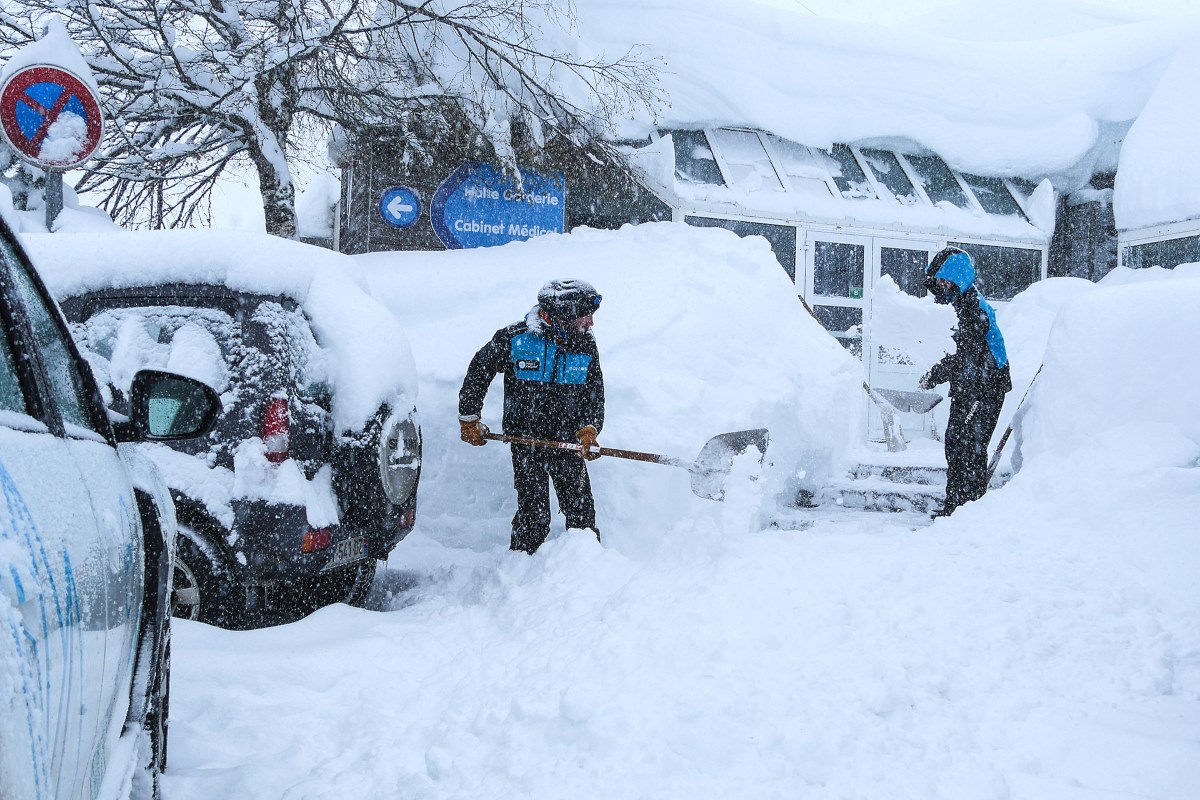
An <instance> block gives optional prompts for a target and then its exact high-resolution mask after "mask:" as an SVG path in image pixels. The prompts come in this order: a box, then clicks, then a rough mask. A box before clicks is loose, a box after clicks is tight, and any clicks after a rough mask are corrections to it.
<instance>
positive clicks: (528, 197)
mask: <svg viewBox="0 0 1200 800" xmlns="http://www.w3.org/2000/svg"><path fill="white" fill-rule="evenodd" d="M521 177H522V181H521V183H522V186H521V187H520V188H518V186H517V181H516V178H515V176H513V177H506V176H505V175H504V173H503V172H501V171H500V170H499V169H497V168H495V167H493V166H492V165H490V164H483V163H480V162H478V161H468V162H466V163H464V164H463V165H462V166H461V167H459V168H458V169H456V170H454V172H452V173H450V175H449V177H447V178H446V180H444V181H442V183H441V185H440V186H438V188H437V191H436V192H434V193H433V201H432V202H431V203H430V204H429V218H430V221H431V222H432V223H433V230H434V232H435V233H436V234H437V237H438V238H439V239H441V240H442V244H444V245H446V247H447V248H449V249H451V250H459V249H462V248H467V247H492V246H494V245H498V244H507V243H508V242H515V241H521V240H524V239H531V238H533V237H534V236H541V235H542V234H543V233H562V232H563V229H564V227H565V225H566V219H567V212H566V209H567V190H566V181H565V180H564V179H563V175H562V173H561V172H559V173H555V174H553V175H540V174H538V173H535V172H532V171H530V170H521Z"/></svg>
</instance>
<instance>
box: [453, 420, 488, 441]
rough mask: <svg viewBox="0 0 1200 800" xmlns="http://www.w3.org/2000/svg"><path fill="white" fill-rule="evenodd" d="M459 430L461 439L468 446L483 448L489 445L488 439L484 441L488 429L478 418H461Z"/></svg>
mask: <svg viewBox="0 0 1200 800" xmlns="http://www.w3.org/2000/svg"><path fill="white" fill-rule="evenodd" d="M458 428H459V434H458V435H459V438H461V439H462V440H463V441H464V442H466V443H467V444H473V445H475V446H476V447H483V446H484V445H485V444H487V439H484V438H483V435H484V434H485V433H488V427H487V425H484V424H483V423H482V422H480V421H479V417H478V416H475V415H472V416H465V417H464V416H460V417H459V418H458Z"/></svg>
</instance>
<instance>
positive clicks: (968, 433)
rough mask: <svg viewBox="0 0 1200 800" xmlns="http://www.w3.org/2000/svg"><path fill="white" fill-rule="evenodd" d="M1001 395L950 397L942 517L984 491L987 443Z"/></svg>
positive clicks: (976, 497)
mask: <svg viewBox="0 0 1200 800" xmlns="http://www.w3.org/2000/svg"><path fill="white" fill-rule="evenodd" d="M1003 405H1004V396H1003V395H1000V396H999V397H994V398H993V397H983V398H977V399H967V398H962V399H959V398H951V402H950V420H949V422H947V424H946V502H945V504H944V505H943V506H942V511H941V513H942V514H949V513H951V512H952V511H954V509H956V508H958V507H959V506H961V505H962V504H963V503H967V502H970V501H971V500H978V499H979V498H981V497H983V493H984V492H986V491H987V461H988V443H989V442H991V440H992V433H993V432H994V431H995V430H996V423H997V421H999V419H1000V408H1001V407H1002V406H1003Z"/></svg>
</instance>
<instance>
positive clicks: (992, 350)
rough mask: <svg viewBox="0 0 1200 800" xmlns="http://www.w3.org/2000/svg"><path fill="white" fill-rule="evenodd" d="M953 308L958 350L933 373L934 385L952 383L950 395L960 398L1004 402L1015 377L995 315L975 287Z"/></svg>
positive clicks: (939, 363)
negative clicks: (956, 320)
mask: <svg viewBox="0 0 1200 800" xmlns="http://www.w3.org/2000/svg"><path fill="white" fill-rule="evenodd" d="M953 305H954V311H955V313H956V314H957V315H958V330H956V331H955V332H954V344H955V345H956V349H955V351H954V352H953V353H948V354H947V355H946V356H945V358H943V359H942V360H941V361H939V362H938V363H936V364H934V365H933V369H931V370H929V375H930V377H931V378H932V382H933V384H934V385H937V384H939V383H946V382H947V381H949V382H950V396H951V397H957V398H960V399H968V400H982V399H993V400H999V399H1002V398H1003V397H1004V395H1005V394H1007V393H1008V391H1009V390H1011V389H1012V374H1011V371H1010V370H1009V365H1008V355H1007V353H1006V351H1005V348H1004V337H1003V336H1001V335H1000V329H999V328H998V327H997V326H996V314H995V312H994V311H993V310H992V307H991V305H989V304H988V302H987V300H984V299H983V298H982V297H981V296H980V294H979V291H978V290H977V289H975V288H973V287H972V288H970V289H968V290H967V291H966V293H965V294H961V295H959V296H958V297H957V298H955V299H954V301H953Z"/></svg>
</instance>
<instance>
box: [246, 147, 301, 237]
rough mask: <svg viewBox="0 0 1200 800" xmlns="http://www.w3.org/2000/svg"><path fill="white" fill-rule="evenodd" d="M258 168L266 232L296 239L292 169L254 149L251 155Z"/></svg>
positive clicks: (294, 189) (294, 191)
mask: <svg viewBox="0 0 1200 800" xmlns="http://www.w3.org/2000/svg"><path fill="white" fill-rule="evenodd" d="M251 157H252V158H253V160H254V165H255V167H257V169H258V188H259V193H260V194H261V195H262V203H263V217H264V218H265V220H266V228H267V233H271V234H274V235H275V236H282V237H283V238H284V239H299V238H300V236H299V233H298V232H297V230H296V185H295V184H294V183H292V173H291V171H290V170H288V169H287V166H286V165H284V166H283V167H282V169H280V167H279V165H278V163H277V162H276V161H275V160H273V159H271V158H268V157H266V156H265V155H263V154H262V153H261V152H255V153H253V154H252V156H251Z"/></svg>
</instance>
